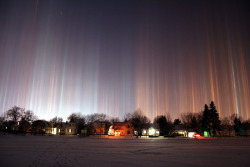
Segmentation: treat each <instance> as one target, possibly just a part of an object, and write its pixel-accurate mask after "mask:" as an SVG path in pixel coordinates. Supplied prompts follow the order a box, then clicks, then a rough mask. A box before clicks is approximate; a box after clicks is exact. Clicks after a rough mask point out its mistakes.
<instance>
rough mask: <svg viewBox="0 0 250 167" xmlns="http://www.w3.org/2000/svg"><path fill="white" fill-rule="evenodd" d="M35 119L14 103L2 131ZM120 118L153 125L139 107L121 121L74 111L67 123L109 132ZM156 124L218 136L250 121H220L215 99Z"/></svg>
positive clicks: (164, 129) (167, 131) (164, 130)
mask: <svg viewBox="0 0 250 167" xmlns="http://www.w3.org/2000/svg"><path fill="white" fill-rule="evenodd" d="M35 120H38V117H37V116H35V115H34V113H33V112H32V111H30V110H27V111H26V110H25V109H24V108H21V107H17V106H14V107H12V108H11V109H9V110H8V111H6V112H5V113H4V114H3V115H2V116H1V117H0V130H1V131H3V130H6V129H5V127H7V126H8V127H10V126H11V125H13V124H15V123H17V122H19V123H20V124H23V125H25V124H27V123H32V122H34V121H35ZM120 121H123V122H124V121H125V122H126V121H130V122H131V123H132V125H133V127H134V130H136V131H137V132H139V133H141V132H142V130H143V129H147V128H149V127H150V125H151V121H150V119H149V118H148V117H147V116H146V115H144V114H143V112H142V111H141V110H140V109H137V110H136V111H134V112H133V113H128V114H126V115H125V116H124V118H123V119H122V120H120V119H119V118H113V117H109V116H107V115H106V114H99V113H94V114H90V115H82V114H81V113H72V114H70V115H69V116H68V118H67V122H69V123H76V125H77V133H81V130H82V129H88V130H89V129H92V128H93V126H94V123H96V122H102V123H105V127H106V128H107V129H106V131H108V128H109V127H110V125H112V124H113V123H114V122H120ZM48 122H50V123H53V125H54V126H57V125H59V124H60V123H62V122H63V119H62V118H61V117H54V118H52V119H50V120H49V121H48ZM153 123H154V124H157V125H158V126H159V128H160V135H162V136H170V135H171V133H172V132H173V130H174V129H175V128H176V127H181V128H183V129H185V130H192V131H195V132H197V133H200V134H203V132H204V131H206V132H208V133H209V134H210V135H211V136H216V135H218V132H220V131H221V130H225V129H226V130H234V131H235V134H236V135H240V131H241V130H245V129H246V128H248V127H249V123H250V122H249V121H242V119H241V118H240V117H238V116H237V115H235V114H234V115H231V116H230V117H224V118H223V119H222V120H220V118H219V113H218V111H217V110H216V107H215V104H214V102H213V101H212V102H211V103H210V105H209V106H208V105H207V104H205V106H204V110H203V111H201V112H199V113H192V112H188V113H183V114H181V116H180V118H177V119H174V121H172V119H171V117H170V115H169V114H166V115H159V116H156V117H155V118H154V120H153ZM232 128H233V129H232ZM89 132H90V130H89Z"/></svg>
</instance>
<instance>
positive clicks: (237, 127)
mask: <svg viewBox="0 0 250 167" xmlns="http://www.w3.org/2000/svg"><path fill="white" fill-rule="evenodd" d="M241 125H242V123H241V119H240V118H239V117H237V115H235V118H234V131H235V134H236V135H237V136H238V135H240V128H241Z"/></svg>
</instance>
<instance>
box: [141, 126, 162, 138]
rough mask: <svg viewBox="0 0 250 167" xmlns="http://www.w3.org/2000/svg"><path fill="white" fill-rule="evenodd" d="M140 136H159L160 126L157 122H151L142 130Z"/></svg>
mask: <svg viewBox="0 0 250 167" xmlns="http://www.w3.org/2000/svg"><path fill="white" fill-rule="evenodd" d="M142 136H149V137H158V136H160V127H159V125H158V124H151V125H150V126H149V128H147V129H143V130H142Z"/></svg>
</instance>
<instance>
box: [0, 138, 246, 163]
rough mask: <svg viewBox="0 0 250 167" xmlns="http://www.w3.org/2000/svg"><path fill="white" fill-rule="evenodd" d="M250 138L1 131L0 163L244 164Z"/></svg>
mask: <svg viewBox="0 0 250 167" xmlns="http://www.w3.org/2000/svg"><path fill="white" fill-rule="evenodd" d="M249 155H250V138H245V137H235V138H210V139H188V138H138V139H137V138H134V137H127V138H120V137H104V138H103V137H102V138H101V137H82V138H81V137H78V136H31V135H26V136H14V135H1V136H0V166H46V167H47V166H249V164H250V158H249Z"/></svg>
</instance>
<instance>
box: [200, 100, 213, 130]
mask: <svg viewBox="0 0 250 167" xmlns="http://www.w3.org/2000/svg"><path fill="white" fill-rule="evenodd" d="M204 108H205V109H204V111H203V117H202V130H203V131H207V132H210V130H211V127H210V120H211V118H210V111H209V109H208V106H207V104H205V107H204Z"/></svg>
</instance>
